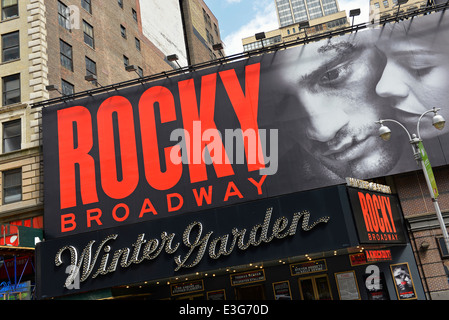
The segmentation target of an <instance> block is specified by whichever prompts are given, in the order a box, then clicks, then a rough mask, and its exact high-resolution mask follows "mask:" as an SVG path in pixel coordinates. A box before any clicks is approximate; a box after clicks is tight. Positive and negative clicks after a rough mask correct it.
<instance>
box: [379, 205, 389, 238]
mask: <svg viewBox="0 0 449 320" xmlns="http://www.w3.org/2000/svg"><path fill="white" fill-rule="evenodd" d="M384 198H385V197H379V205H380V210H381V211H382V219H383V222H384V224H385V231H386V232H391V225H390V220H389V219H388V216H387V211H386V210H385V199H384Z"/></svg>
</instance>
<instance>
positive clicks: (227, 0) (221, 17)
mask: <svg viewBox="0 0 449 320" xmlns="http://www.w3.org/2000/svg"><path fill="white" fill-rule="evenodd" d="M204 2H205V3H206V4H207V6H208V7H209V9H211V11H212V12H213V13H214V15H215V17H217V19H218V23H219V25H220V32H221V39H222V40H223V42H224V44H225V52H226V54H228V55H231V54H235V53H239V52H242V51H243V46H242V38H245V37H248V36H251V35H254V34H256V33H257V32H262V31H270V30H274V29H277V28H279V25H278V21H277V17H276V9H275V7H274V0H204ZM338 3H339V6H340V10H346V13H347V14H349V10H350V9H355V8H360V9H361V15H360V17H357V18H356V19H355V20H354V23H355V24H357V23H362V22H367V21H368V7H369V0H338Z"/></svg>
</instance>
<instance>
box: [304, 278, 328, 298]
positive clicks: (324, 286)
mask: <svg viewBox="0 0 449 320" xmlns="http://www.w3.org/2000/svg"><path fill="white" fill-rule="evenodd" d="M299 290H300V292H301V299H302V300H332V293H331V289H330V285H329V279H328V277H327V275H320V276H315V277H308V278H300V279H299Z"/></svg>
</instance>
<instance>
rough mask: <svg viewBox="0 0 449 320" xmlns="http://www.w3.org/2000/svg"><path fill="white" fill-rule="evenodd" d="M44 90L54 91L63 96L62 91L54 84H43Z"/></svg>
mask: <svg viewBox="0 0 449 320" xmlns="http://www.w3.org/2000/svg"><path fill="white" fill-rule="evenodd" d="M45 90H47V91H56V92H58V93H59V94H60V95H61V96H65V94H64V93H62V92H61V91H59V88H58V86H56V85H54V84H50V85H48V86H45Z"/></svg>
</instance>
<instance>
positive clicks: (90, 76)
mask: <svg viewBox="0 0 449 320" xmlns="http://www.w3.org/2000/svg"><path fill="white" fill-rule="evenodd" d="M84 80H86V81H89V82H92V83H93V84H95V85H96V86H100V87H103V86H102V85H101V84H100V83H99V82H98V80H97V76H96V75H94V74H88V75H86V76H85V77H84Z"/></svg>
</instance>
